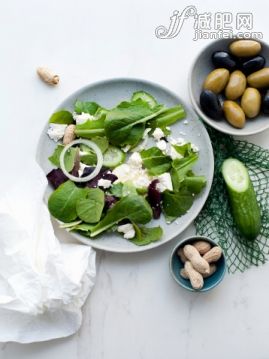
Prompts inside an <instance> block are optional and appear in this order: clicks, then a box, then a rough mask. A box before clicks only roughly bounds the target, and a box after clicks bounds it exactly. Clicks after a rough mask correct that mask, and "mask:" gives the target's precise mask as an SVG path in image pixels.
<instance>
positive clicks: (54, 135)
mask: <svg viewBox="0 0 269 359" xmlns="http://www.w3.org/2000/svg"><path fill="white" fill-rule="evenodd" d="M66 127H67V125H61V124H58V123H50V124H49V128H48V131H47V134H48V136H49V138H51V139H52V140H53V141H55V142H58V141H59V140H61V139H62V138H63V137H64V133H65V130H66Z"/></svg>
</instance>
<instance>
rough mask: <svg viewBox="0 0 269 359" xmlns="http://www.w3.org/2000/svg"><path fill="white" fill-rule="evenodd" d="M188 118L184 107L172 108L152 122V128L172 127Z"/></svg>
mask: <svg viewBox="0 0 269 359" xmlns="http://www.w3.org/2000/svg"><path fill="white" fill-rule="evenodd" d="M185 117H186V113H185V110H184V108H183V106H182V105H178V106H175V107H171V108H169V109H167V110H166V111H164V112H163V113H161V114H159V115H158V116H157V117H156V118H154V120H152V121H150V126H151V127H152V128H156V127H160V128H163V127H166V126H170V125H172V124H173V123H175V122H176V121H178V120H182V119H183V118H185Z"/></svg>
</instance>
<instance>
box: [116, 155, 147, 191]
mask: <svg viewBox="0 0 269 359" xmlns="http://www.w3.org/2000/svg"><path fill="white" fill-rule="evenodd" d="M112 173H113V174H114V175H116V176H117V177H118V179H117V180H116V181H115V183H119V182H121V183H124V182H127V181H131V182H132V183H133V185H134V186H135V187H136V188H145V187H148V186H149V184H150V182H151V178H150V176H149V175H148V173H147V170H145V169H143V168H142V158H141V156H140V154H139V153H138V152H134V153H133V154H132V155H131V156H130V158H129V159H128V161H127V163H123V164H122V165H119V166H118V167H116V168H114V170H113V172H112Z"/></svg>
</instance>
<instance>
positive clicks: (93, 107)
mask: <svg viewBox="0 0 269 359" xmlns="http://www.w3.org/2000/svg"><path fill="white" fill-rule="evenodd" d="M98 108H99V105H98V104H97V103H96V102H88V101H79V100H77V101H76V102H75V106H74V109H75V112H76V113H79V114H81V113H82V112H84V113H89V114H90V115H95V113H96V111H97V110H98Z"/></svg>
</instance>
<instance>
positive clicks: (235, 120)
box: [223, 100, 246, 128]
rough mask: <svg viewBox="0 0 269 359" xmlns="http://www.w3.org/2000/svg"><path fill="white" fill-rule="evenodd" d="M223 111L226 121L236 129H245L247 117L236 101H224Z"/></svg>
mask: <svg viewBox="0 0 269 359" xmlns="http://www.w3.org/2000/svg"><path fill="white" fill-rule="evenodd" d="M223 111H224V115H225V118H226V120H227V121H228V122H229V123H230V124H231V125H232V126H234V127H236V128H243V127H244V126H245V122H246V116H245V114H244V111H243V110H242V108H241V107H240V106H239V105H238V103H236V102H234V101H229V100H227V101H224V103H223Z"/></svg>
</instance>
